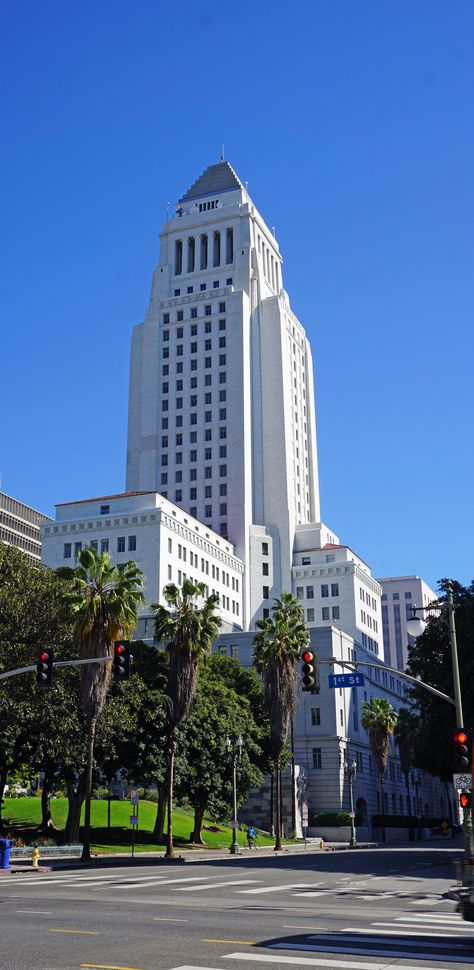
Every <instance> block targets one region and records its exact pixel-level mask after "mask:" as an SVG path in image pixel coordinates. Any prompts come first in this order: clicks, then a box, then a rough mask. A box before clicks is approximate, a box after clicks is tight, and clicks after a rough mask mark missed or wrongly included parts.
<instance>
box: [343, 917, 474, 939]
mask: <svg viewBox="0 0 474 970" xmlns="http://www.w3.org/2000/svg"><path fill="white" fill-rule="evenodd" d="M370 925H371V926H390V927H391V928H392V930H393V932H394V933H396V934H397V936H401V935H402V934H405V935H407V936H409V935H410V934H411V935H412V936H413V934H415V935H416V936H436V937H439V936H441V937H443V936H444V937H446V936H449V934H450V933H452V934H454V933H455V934H456V935H455V936H454V935H453V939H459V933H457V932H456V931H457V929H458V927H457V925H453V924H452V923H446V925H442V926H436V927H433V928H431V926H429V925H427V924H426V923H417V924H416V925H414V924H413V923H405V922H398V920H397V922H396V924H394V923H382V922H380V923H371V924H370ZM398 927H400V930H399V929H398ZM401 927H405V930H403V929H402V928H401ZM419 927H423V928H424V929H425V930H427V931H428V932H427V933H424V932H422V930H421V929H419ZM348 929H349V930H350V931H351V932H353V930H352V927H350V926H349V927H348ZM435 929H437V930H440V931H441V932H439V933H435V932H434V930H435ZM462 931H463V933H467V934H468V935H469V933H474V926H463V928H462ZM342 932H344V930H343V931H342ZM364 932H367V931H366V930H365V931H364Z"/></svg>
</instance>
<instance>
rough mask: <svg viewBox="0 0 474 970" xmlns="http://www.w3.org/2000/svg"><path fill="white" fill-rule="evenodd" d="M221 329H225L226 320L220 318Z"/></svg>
mask: <svg viewBox="0 0 474 970" xmlns="http://www.w3.org/2000/svg"><path fill="white" fill-rule="evenodd" d="M219 330H225V320H219Z"/></svg>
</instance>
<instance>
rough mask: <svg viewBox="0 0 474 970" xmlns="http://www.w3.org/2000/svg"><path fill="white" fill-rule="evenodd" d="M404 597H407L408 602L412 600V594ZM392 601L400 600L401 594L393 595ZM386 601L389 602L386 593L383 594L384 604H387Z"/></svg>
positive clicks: (406, 594)
mask: <svg viewBox="0 0 474 970" xmlns="http://www.w3.org/2000/svg"><path fill="white" fill-rule="evenodd" d="M404 596H405V599H406V600H411V593H405V594H404ZM392 599H393V600H399V599H400V593H392ZM386 601H387V594H386V593H382V602H383V603H385V602H386Z"/></svg>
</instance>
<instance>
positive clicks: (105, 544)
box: [100, 539, 109, 552]
mask: <svg viewBox="0 0 474 970" xmlns="http://www.w3.org/2000/svg"><path fill="white" fill-rule="evenodd" d="M100 551H101V552H108V551H109V540H108V539H102V541H101V543H100Z"/></svg>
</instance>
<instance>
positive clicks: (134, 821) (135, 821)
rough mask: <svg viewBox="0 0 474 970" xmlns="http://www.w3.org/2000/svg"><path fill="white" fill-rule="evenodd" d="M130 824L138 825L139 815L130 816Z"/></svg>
mask: <svg viewBox="0 0 474 970" xmlns="http://www.w3.org/2000/svg"><path fill="white" fill-rule="evenodd" d="M130 825H138V815H131V816H130Z"/></svg>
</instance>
